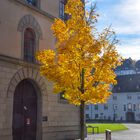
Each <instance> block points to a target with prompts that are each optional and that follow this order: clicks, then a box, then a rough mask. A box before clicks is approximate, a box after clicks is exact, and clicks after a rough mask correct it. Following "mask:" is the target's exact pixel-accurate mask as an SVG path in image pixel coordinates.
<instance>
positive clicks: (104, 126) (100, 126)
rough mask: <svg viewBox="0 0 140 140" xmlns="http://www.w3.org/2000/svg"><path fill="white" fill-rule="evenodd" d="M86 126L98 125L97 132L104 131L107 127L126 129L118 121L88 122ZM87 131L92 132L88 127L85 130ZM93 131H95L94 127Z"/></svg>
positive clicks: (119, 129)
mask: <svg viewBox="0 0 140 140" xmlns="http://www.w3.org/2000/svg"><path fill="white" fill-rule="evenodd" d="M86 125H87V126H88V125H90V126H98V127H99V133H104V132H105V130H106V129H109V130H111V131H121V130H127V129H128V128H127V127H126V126H125V125H123V124H119V123H88V124H86ZM87 132H88V133H92V129H91V128H88V130H87ZM95 133H97V131H96V129H95Z"/></svg>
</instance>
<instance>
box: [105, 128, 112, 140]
mask: <svg viewBox="0 0 140 140" xmlns="http://www.w3.org/2000/svg"><path fill="white" fill-rule="evenodd" d="M105 133H106V140H111V130H109V129H106V131H105Z"/></svg>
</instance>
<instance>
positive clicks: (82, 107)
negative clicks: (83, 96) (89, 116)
mask: <svg viewBox="0 0 140 140" xmlns="http://www.w3.org/2000/svg"><path fill="white" fill-rule="evenodd" d="M80 127H81V132H80V139H81V140H84V138H85V103H84V102H83V101H81V105H80Z"/></svg>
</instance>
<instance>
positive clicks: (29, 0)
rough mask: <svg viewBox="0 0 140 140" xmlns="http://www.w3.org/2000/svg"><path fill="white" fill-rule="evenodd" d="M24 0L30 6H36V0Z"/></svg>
mask: <svg viewBox="0 0 140 140" xmlns="http://www.w3.org/2000/svg"><path fill="white" fill-rule="evenodd" d="M25 1H26V2H27V3H28V4H30V5H32V6H37V0H25Z"/></svg>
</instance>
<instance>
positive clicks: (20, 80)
mask: <svg viewBox="0 0 140 140" xmlns="http://www.w3.org/2000/svg"><path fill="white" fill-rule="evenodd" d="M64 4H65V3H64V2H63V1H62V0H0V139H1V140H27V139H28V140H66V139H76V138H79V133H80V119H79V108H78V107H75V106H73V105H69V104H68V103H67V102H66V101H64V100H63V99H61V98H60V96H59V95H56V94H52V92H53V91H52V83H50V82H49V81H47V80H46V79H45V78H44V77H43V76H41V75H40V73H39V64H38V63H37V61H36V60H35V52H36V51H37V50H42V49H49V48H51V49H53V48H54V45H55V39H54V37H53V35H52V32H51V30H50V28H51V25H52V23H53V21H54V18H55V17H59V16H60V17H61V18H63V19H65V17H64V16H65V15H64Z"/></svg>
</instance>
